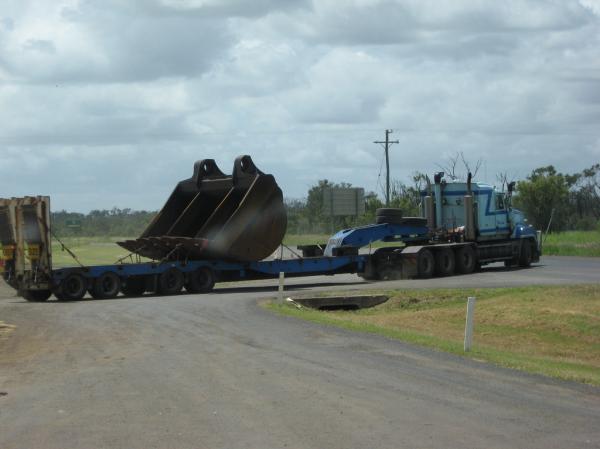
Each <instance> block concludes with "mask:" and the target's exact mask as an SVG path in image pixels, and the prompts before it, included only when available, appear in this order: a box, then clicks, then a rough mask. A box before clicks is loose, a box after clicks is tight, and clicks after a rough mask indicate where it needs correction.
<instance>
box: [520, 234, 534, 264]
mask: <svg viewBox="0 0 600 449" xmlns="http://www.w3.org/2000/svg"><path fill="white" fill-rule="evenodd" d="M531 260H532V251H531V242H529V240H523V242H521V252H520V254H519V266H520V267H523V268H527V267H529V266H531Z"/></svg>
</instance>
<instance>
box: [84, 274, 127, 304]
mask: <svg viewBox="0 0 600 449" xmlns="http://www.w3.org/2000/svg"><path fill="white" fill-rule="evenodd" d="M119 290H121V279H120V278H119V276H117V274H116V273H113V272H112V271H107V272H106V273H102V274H101V275H100V276H99V277H98V278H97V279H96V280H95V281H94V286H93V287H92V293H91V294H92V297H94V298H96V299H112V298H115V297H116V296H117V295H118V294H119Z"/></svg>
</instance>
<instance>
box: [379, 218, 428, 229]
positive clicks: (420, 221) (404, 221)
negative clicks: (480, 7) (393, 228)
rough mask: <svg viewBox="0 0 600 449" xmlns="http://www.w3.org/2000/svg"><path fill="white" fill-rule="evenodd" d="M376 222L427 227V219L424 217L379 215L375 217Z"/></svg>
mask: <svg viewBox="0 0 600 449" xmlns="http://www.w3.org/2000/svg"><path fill="white" fill-rule="evenodd" d="M375 223H377V224H384V223H385V224H395V225H404V226H416V227H425V226H427V219H426V218H422V217H395V216H393V215H379V216H377V217H375Z"/></svg>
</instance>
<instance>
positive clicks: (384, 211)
mask: <svg viewBox="0 0 600 449" xmlns="http://www.w3.org/2000/svg"><path fill="white" fill-rule="evenodd" d="M375 216H376V217H379V216H386V217H396V218H402V209H396V208H393V207H381V208H379V209H377V210H375Z"/></svg>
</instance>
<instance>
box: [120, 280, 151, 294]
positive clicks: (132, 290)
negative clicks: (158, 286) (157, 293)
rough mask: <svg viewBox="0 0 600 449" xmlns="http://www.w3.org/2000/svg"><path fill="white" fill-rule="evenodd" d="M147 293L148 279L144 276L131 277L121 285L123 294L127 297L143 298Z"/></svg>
mask: <svg viewBox="0 0 600 449" xmlns="http://www.w3.org/2000/svg"><path fill="white" fill-rule="evenodd" d="M145 291H146V279H145V278H144V277H143V276H129V277H128V278H126V279H125V282H124V283H122V284H121V293H123V294H124V295H125V296H130V297H131V296H142V295H143V294H144V292H145Z"/></svg>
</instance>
